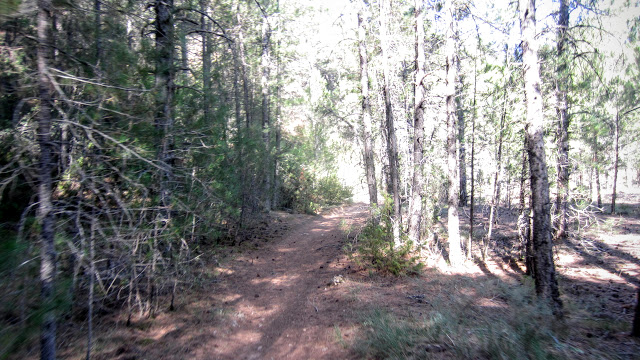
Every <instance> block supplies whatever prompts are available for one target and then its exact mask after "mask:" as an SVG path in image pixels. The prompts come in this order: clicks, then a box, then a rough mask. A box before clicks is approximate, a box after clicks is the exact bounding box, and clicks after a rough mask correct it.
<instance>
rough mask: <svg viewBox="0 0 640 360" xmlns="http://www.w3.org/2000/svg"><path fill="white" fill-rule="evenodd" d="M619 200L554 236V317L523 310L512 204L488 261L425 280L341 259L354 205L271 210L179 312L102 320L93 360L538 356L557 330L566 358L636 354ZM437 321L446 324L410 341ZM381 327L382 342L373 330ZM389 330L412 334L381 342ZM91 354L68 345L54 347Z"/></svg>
mask: <svg viewBox="0 0 640 360" xmlns="http://www.w3.org/2000/svg"><path fill="white" fill-rule="evenodd" d="M618 203H619V209H620V211H619V212H620V214H619V215H604V214H598V215H597V216H593V217H591V218H585V219H583V220H584V223H583V230H581V232H580V236H572V237H571V238H570V239H569V240H567V241H566V242H564V243H556V247H555V248H556V253H557V255H556V266H557V271H558V274H559V282H560V287H561V294H562V300H563V302H564V306H565V314H566V318H565V320H564V322H562V323H561V324H560V325H558V324H555V323H553V322H550V321H547V319H546V318H544V316H543V315H541V314H543V312H540V311H539V310H535V311H534V312H531V311H530V309H529V308H527V306H529V305H526V304H527V303H532V302H531V301H528V300H526V299H531V298H534V297H532V294H531V291H530V289H531V288H532V286H531V283H530V281H529V280H527V278H526V277H525V276H524V265H523V264H522V262H521V261H520V259H519V257H518V256H517V254H518V245H517V244H516V242H515V232H514V229H515V217H516V216H515V214H516V213H515V211H510V210H508V209H503V210H502V211H501V212H500V214H501V216H500V217H499V222H500V223H499V225H498V226H497V228H496V229H495V231H496V233H495V234H496V236H495V238H494V242H493V243H492V244H491V249H492V251H491V252H490V256H489V259H488V261H486V262H484V263H483V262H481V261H478V260H477V259H476V261H473V262H471V261H470V262H468V263H467V264H466V265H465V266H463V267H462V268H459V269H451V268H449V267H448V266H447V265H446V263H445V262H444V261H442V260H441V259H442V257H440V260H438V259H436V257H432V259H431V260H432V263H430V264H429V265H430V266H428V267H427V268H426V269H425V270H424V271H423V273H422V275H420V276H414V277H399V278H397V277H391V276H385V275H382V274H377V273H375V272H372V271H369V270H367V269H363V268H361V267H358V266H356V264H355V263H354V262H353V261H352V260H351V259H349V257H348V256H346V255H345V252H344V250H343V246H344V245H345V243H346V242H347V241H352V240H353V238H352V236H353V233H352V234H351V236H348V234H346V233H345V229H351V231H357V229H358V228H359V227H360V226H362V225H363V224H364V222H365V220H366V217H367V214H368V210H367V208H366V207H365V206H364V205H362V204H357V205H350V206H345V207H340V208H335V209H333V210H331V211H329V212H327V213H325V214H323V215H318V216H310V215H301V214H288V213H283V212H274V213H272V214H271V215H270V217H269V219H270V220H269V221H267V222H265V223H264V225H263V227H262V232H261V233H257V234H255V236H254V237H252V238H251V239H249V240H247V241H245V242H244V243H243V244H242V245H241V246H240V247H236V248H227V249H225V250H223V251H221V252H218V253H216V255H215V257H212V258H215V261H214V262H212V263H209V264H206V265H205V266H204V273H202V274H199V275H198V276H199V280H198V281H199V285H197V286H192V287H191V288H190V289H188V290H186V291H183V292H182V293H181V295H180V296H179V298H178V300H177V309H176V311H173V312H169V311H162V312H161V313H160V314H158V316H157V317H156V318H154V319H152V320H144V319H140V320H137V321H135V322H134V325H133V326H130V327H126V326H125V325H124V322H125V321H126V317H125V315H116V316H114V317H110V318H105V319H102V320H101V321H100V322H99V324H98V330H97V332H98V334H97V336H96V342H95V349H94V354H95V355H94V359H120V360H124V359H355V358H363V357H364V358H384V357H390V358H394V357H395V358H436V359H455V358H496V357H497V358H516V357H524V358H527V357H529V358H532V357H533V358H535V356H532V355H531V354H522V353H520V354H519V356H518V353H517V352H518V351H520V352H521V351H525V352H526V351H530V349H535V346H533V347H531V346H530V345H528V342H531V341H537V340H536V339H537V337H540V339H543V338H548V339H552V340H550V342H549V343H545V342H544V339H543V340H540V341H541V343H542V344H546V345H544V346H548V347H549V348H550V352H551V353H552V354H554V355H556V356H558V357H560V358H562V357H564V358H589V359H600V358H612V359H637V358H638V356H639V355H638V354H640V341H638V339H634V338H631V337H629V336H628V334H629V332H630V329H631V322H632V319H633V310H634V306H635V296H636V289H637V287H638V286H639V285H640V283H639V280H640V195H637V194H635V195H634V194H622V196H620V199H619V202H618ZM483 215H486V214H483ZM479 216H480V215H479ZM463 218H464V216H463ZM463 220H464V219H463ZM485 220H486V219H485ZM587 221H588V222H589V225H590V226H588V227H587V226H586V225H587V223H586V222H587ZM441 223H442V224H446V221H444V220H442V221H441ZM462 226H463V227H466V226H467V223H466V222H464V221H463V224H462ZM439 227H440V228H439V229H438V227H436V228H435V229H434V231H437V232H439V233H440V236H439V237H440V238H441V239H442V238H443V237H445V236H446V229H444V226H443V225H441V226H439ZM479 231H481V230H479ZM474 246H475V245H474ZM476 253H477V254H478V255H479V252H478V251H476ZM434 259H436V260H434ZM528 281H529V282H528ZM523 284H525V286H523ZM523 288H524V290H522V289H523ZM527 289H529V290H527ZM518 294H519V295H518ZM518 299H520V300H518ZM522 299H525V300H522ZM523 304H524V305H523ZM536 311H537V312H536ZM381 312H382V313H383V314H382V315H380V313H381ZM434 314H437V315H438V316H439V317H436V316H434ZM527 316H531V317H535V318H536V319H527V318H526V317H527ZM438 318H443V319H449V320H448V321H449V323H446V321H444V322H443V323H442V324H440V325H438V326H439V327H438V329H439V330H438V331H437V333H434V332H423V333H420V334H422V335H420V336H421V338H417V337H415V336H414V337H412V336H410V335H411V334H414V335H415V334H418V333H417V332H415V331H414V332H411V331H413V330H411V331H410V329H414V330H415V329H416V328H417V327H420V326H422V327H424V326H426V324H431V325H433V324H434V319H438ZM536 321H537V322H536ZM375 324H383V326H382V327H380V326H378V327H376V325H375ZM403 324H404V325H403ZM416 324H417V325H416ZM527 324H532V325H530V326H529V327H527V326H528V325H527ZM539 324H544V325H539ZM385 329H386V331H388V334H387V335H385V336H386V338H384V339H382V338H379V337H376V336H377V334H374V332H380V331H385ZM443 329H444V330H443ZM523 329H524V330H523ZM401 330H402V331H404V332H402V331H401ZM547 333H548V334H552V335H549V336H547ZM483 334H484V335H483ZM553 334H555V335H553ZM445 335H446V336H445ZM393 336H396V337H398V338H402V339H404V338H410V339H411V340H406V341H405V340H402V339H401V340H400V341H401V342H403V343H402V344H399V345H398V344H395V345H394V344H391V345H389V344H387V343H385V341H388V340H389V338H392V337H393ZM518 336H519V337H518ZM498 338H499V339H498ZM504 339H506V340H504ZM396 340H397V339H396ZM518 344H520V345H518ZM522 344H524V345H522ZM396 345H397V347H398V348H397V349H396V350H393V349H391V351H390V352H385V351H389V348H393V347H394V346H396ZM534 345H535V344H534ZM376 346H382V347H384V348H385V349H383V350H375V349H374V350H371V349H373V348H375V347H376ZM518 346H520V347H518ZM83 351H86V350H83V344H82V342H81V341H79V340H78V341H70V342H68V343H66V344H65V345H64V346H63V348H62V349H61V353H60V355H61V357H63V358H81V357H82V355H81V354H82V352H83ZM381 351H382V352H381ZM394 351H395V352H394ZM510 351H515V352H514V353H513V354H515V355H513V354H511V355H510Z"/></svg>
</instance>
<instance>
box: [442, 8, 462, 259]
mask: <svg viewBox="0 0 640 360" xmlns="http://www.w3.org/2000/svg"><path fill="white" fill-rule="evenodd" d="M443 11H444V17H445V24H446V26H447V40H446V70H447V76H446V88H445V100H446V111H447V114H446V115H447V117H446V118H447V169H448V175H449V196H448V201H447V204H448V206H449V210H448V224H447V225H448V228H447V230H448V233H449V261H450V262H451V265H453V266H456V265H459V264H460V263H462V248H461V246H460V217H459V214H458V201H459V199H460V178H459V176H460V174H459V173H458V171H459V168H458V152H457V150H458V147H457V141H456V140H457V136H458V129H457V127H456V122H457V121H456V119H457V117H456V100H455V97H456V79H457V77H458V76H457V72H458V71H457V69H458V67H457V65H456V61H457V59H456V58H457V56H456V45H455V42H456V31H455V30H456V21H455V18H454V12H455V8H454V4H453V0H447V1H446V2H445V6H444V10H443Z"/></svg>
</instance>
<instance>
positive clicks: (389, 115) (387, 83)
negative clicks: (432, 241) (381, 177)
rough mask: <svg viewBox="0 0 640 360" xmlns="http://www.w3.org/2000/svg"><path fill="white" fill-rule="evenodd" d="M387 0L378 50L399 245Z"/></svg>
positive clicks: (395, 233)
mask: <svg viewBox="0 0 640 360" xmlns="http://www.w3.org/2000/svg"><path fill="white" fill-rule="evenodd" d="M389 7H390V4H389V0H382V1H381V4H380V50H381V56H382V76H383V78H384V79H383V89H382V90H383V93H384V105H385V106H384V108H385V119H386V122H385V127H386V131H387V157H388V158H389V185H391V186H390V189H391V196H392V199H393V214H392V220H391V221H392V224H393V238H394V242H395V245H396V246H398V245H400V224H402V218H401V214H400V179H399V173H398V167H399V164H398V143H397V139H396V129H395V124H394V120H393V109H392V107H391V75H390V73H389V34H388V29H387V20H388V19H387V16H388V15H389V13H390V9H389Z"/></svg>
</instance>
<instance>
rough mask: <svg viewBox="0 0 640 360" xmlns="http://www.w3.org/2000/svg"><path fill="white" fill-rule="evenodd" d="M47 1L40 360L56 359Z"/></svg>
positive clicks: (47, 14)
mask: <svg viewBox="0 0 640 360" xmlns="http://www.w3.org/2000/svg"><path fill="white" fill-rule="evenodd" d="M51 11H53V5H52V4H51V0H38V92H39V98H40V112H39V113H38V130H37V141H38V147H39V148H40V162H39V164H38V172H39V181H38V200H39V201H38V220H39V221H40V299H41V302H42V304H41V306H42V309H43V310H44V312H43V318H42V328H41V333H40V358H41V359H47V360H48V359H55V357H56V316H55V311H54V310H55V309H54V297H55V290H54V286H55V277H56V248H55V243H54V233H55V229H54V227H55V218H54V212H53V203H52V201H51V195H52V194H51V191H52V187H53V185H52V184H53V179H52V178H51V170H52V166H53V155H54V147H53V141H52V139H51V102H52V96H51V88H52V85H51V81H50V80H49V76H48V71H49V56H50V54H51V49H50V48H49V46H50V44H51V39H50V26H51Z"/></svg>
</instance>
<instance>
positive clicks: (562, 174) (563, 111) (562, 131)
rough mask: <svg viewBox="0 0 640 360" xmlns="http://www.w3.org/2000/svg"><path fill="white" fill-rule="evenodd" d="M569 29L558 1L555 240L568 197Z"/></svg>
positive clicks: (562, 234)
mask: <svg viewBox="0 0 640 360" xmlns="http://www.w3.org/2000/svg"><path fill="white" fill-rule="evenodd" d="M568 27H569V0H560V10H559V11H558V36H557V38H558V40H557V41H558V43H557V46H556V49H557V51H558V55H557V56H558V66H557V67H556V77H557V79H556V114H557V116H558V132H557V135H556V136H557V143H558V164H557V181H556V182H557V184H558V192H557V195H556V215H557V216H558V230H557V232H556V237H557V238H558V239H564V238H566V236H567V216H568V215H567V199H568V197H569V121H570V119H569V112H568V108H569V102H568V100H567V86H568V85H567V83H568V81H569V79H568V77H567V74H568V66H569V64H568V61H567V59H566V55H565V42H566V40H567V29H568Z"/></svg>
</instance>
